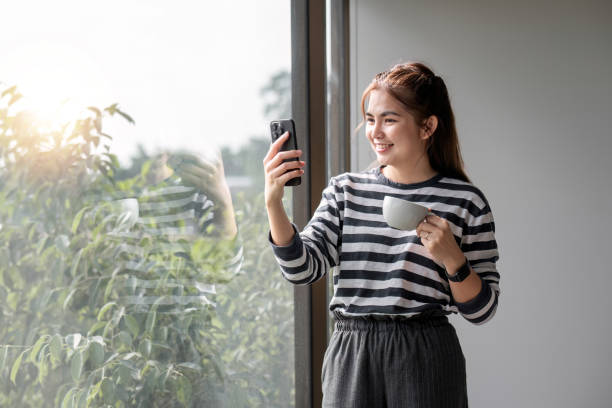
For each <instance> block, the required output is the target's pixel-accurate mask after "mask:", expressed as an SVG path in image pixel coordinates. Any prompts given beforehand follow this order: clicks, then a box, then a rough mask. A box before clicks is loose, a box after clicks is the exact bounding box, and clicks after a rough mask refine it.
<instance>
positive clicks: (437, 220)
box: [425, 214, 446, 228]
mask: <svg viewBox="0 0 612 408" xmlns="http://www.w3.org/2000/svg"><path fill="white" fill-rule="evenodd" d="M425 221H426V223H427V224H433V225H435V226H436V227H438V228H443V227H444V224H445V222H446V221H445V220H444V218H441V217H438V216H437V215H435V214H431V215H427V216H426V217H425Z"/></svg>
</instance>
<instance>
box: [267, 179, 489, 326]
mask: <svg viewBox="0 0 612 408" xmlns="http://www.w3.org/2000/svg"><path fill="white" fill-rule="evenodd" d="M387 195H390V196H393V197H397V198H400V199H404V200H408V201H412V202H415V203H418V204H421V205H424V206H426V207H429V208H431V209H432V212H433V213H434V214H436V215H438V216H440V217H442V218H444V219H446V220H447V221H448V223H449V226H450V228H451V230H452V232H453V235H454V236H455V239H456V241H457V243H458V244H459V246H460V248H461V250H462V251H463V253H464V254H465V256H466V258H467V259H468V261H469V264H470V266H471V267H472V269H473V270H474V271H475V272H476V273H477V274H478V276H480V278H481V281H482V286H481V289H480V292H479V293H478V295H477V296H476V297H475V298H474V299H472V300H470V301H468V302H466V303H459V302H456V301H455V300H454V299H453V297H452V293H451V290H450V285H449V283H448V279H447V278H446V275H445V272H444V266H443V265H442V264H441V263H438V262H436V261H435V260H434V259H433V258H432V256H431V255H430V254H429V251H428V250H427V249H426V248H425V247H424V246H423V244H422V242H421V240H420V238H419V237H417V236H416V231H415V230H411V231H404V230H398V229H394V228H392V227H390V226H389V225H388V224H387V223H386V222H385V220H384V218H383V214H382V203H383V199H384V197H385V196H387ZM293 227H294V229H295V231H296V234H295V235H294V237H293V240H292V242H291V243H289V244H288V245H287V246H277V245H274V243H273V242H272V239H271V236H269V240H270V243H271V245H272V249H273V252H274V255H275V257H276V260H277V261H278V264H279V265H280V268H281V271H282V273H283V276H284V277H285V278H286V279H287V280H289V281H290V282H292V283H294V284H298V285H300V284H310V283H313V282H315V281H316V280H318V279H321V278H322V277H323V276H324V275H325V274H326V273H327V272H328V271H329V270H330V269H331V268H334V267H335V268H334V269H333V285H334V294H333V297H332V299H331V302H330V311H332V312H333V313H340V314H341V315H345V316H366V315H386V316H402V317H412V316H415V315H419V314H429V313H433V314H451V313H460V314H461V315H462V316H463V317H464V318H465V319H467V320H468V321H470V322H471V323H474V324H482V323H485V322H486V321H488V320H489V319H491V317H493V315H494V313H495V310H496V308H497V301H498V297H499V278H500V276H499V273H498V272H497V268H496V262H497V260H498V257H499V256H498V251H497V243H496V241H495V223H494V221H493V215H492V213H491V208H490V207H489V204H488V202H487V200H486V198H485V196H484V195H483V194H482V192H481V191H480V190H479V189H477V188H476V187H474V186H473V185H472V184H470V183H467V182H464V181H461V180H458V179H454V178H448V177H443V176H442V175H437V176H435V177H433V178H431V179H429V180H427V181H424V182H421V183H415V184H400V183H396V182H393V181H391V180H389V179H388V178H386V177H385V175H384V174H382V172H381V171H380V167H378V168H374V169H372V170H369V171H365V172H361V173H345V174H342V175H340V176H337V177H333V178H332V179H331V180H330V183H329V186H328V187H327V188H326V189H325V190H324V191H323V196H322V199H321V203H320V205H319V207H318V208H317V210H316V211H315V214H314V216H313V218H312V219H311V220H310V221H309V223H308V224H307V225H306V227H305V228H304V230H303V231H302V232H301V233H297V228H296V227H295V225H294V226H293Z"/></svg>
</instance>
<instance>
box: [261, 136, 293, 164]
mask: <svg viewBox="0 0 612 408" xmlns="http://www.w3.org/2000/svg"><path fill="white" fill-rule="evenodd" d="M288 137H289V132H285V133H283V134H282V135H281V136H280V137H279V138H278V139H276V140H275V141H274V142H272V143H271V144H270V149H268V154H266V157H264V163H265V162H266V161H267V160H268V161H269V160H271V159H272V158H273V157H274V156H275V155H276V154H277V153H278V151H279V150H280V148H281V147H282V146H283V143H285V141H286V140H287V138H288Z"/></svg>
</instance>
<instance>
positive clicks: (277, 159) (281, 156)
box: [266, 150, 302, 172]
mask: <svg viewBox="0 0 612 408" xmlns="http://www.w3.org/2000/svg"><path fill="white" fill-rule="evenodd" d="M301 155H302V151H301V150H288V151H285V152H279V153H277V154H276V156H274V158H272V160H270V161H269V162H268V163H267V164H266V171H268V172H269V171H272V169H274V168H275V167H278V166H281V165H282V163H283V160H286V159H293V158H298V157H300V156H301ZM292 161H293V160H292Z"/></svg>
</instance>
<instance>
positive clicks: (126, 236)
mask: <svg viewBox="0 0 612 408" xmlns="http://www.w3.org/2000/svg"><path fill="white" fill-rule="evenodd" d="M116 203H117V204H118V205H119V207H121V208H120V211H121V212H122V213H123V214H124V215H126V217H125V218H131V222H126V223H124V224H119V226H121V228H117V229H115V230H114V231H112V232H111V233H110V234H109V235H110V237H111V238H112V239H113V240H115V241H116V242H117V243H118V246H119V249H118V251H117V256H116V259H117V260H118V263H117V264H118V267H119V268H120V270H119V271H120V272H121V274H119V275H117V276H118V279H121V283H122V284H123V285H122V284H121V283H120V284H119V286H120V287H121V286H123V290H119V291H118V292H119V294H120V302H121V303H122V304H124V305H125V306H129V307H130V308H133V309H135V310H136V311H141V312H146V311H147V310H149V309H150V308H151V307H152V305H157V306H156V310H158V311H160V312H167V313H181V312H183V311H184V310H185V309H186V308H195V309H200V308H205V307H214V306H215V304H214V302H213V301H212V300H211V295H214V294H215V293H216V288H215V284H214V280H218V279H219V278H221V280H227V278H229V277H231V276H233V275H234V274H236V273H237V272H238V271H239V269H240V267H241V263H242V247H241V245H240V244H239V242H238V238H236V239H232V240H222V239H219V237H218V236H215V235H213V234H214V232H213V229H214V228H215V221H214V213H213V211H214V204H213V202H212V201H211V200H209V199H208V198H207V196H206V195H205V194H203V193H202V192H200V191H198V190H196V189H195V188H193V187H189V186H185V185H182V184H181V180H180V178H179V177H177V176H171V177H169V178H168V179H167V180H165V181H163V182H161V183H159V184H156V185H154V186H149V187H147V188H146V189H145V190H143V191H142V192H141V193H140V194H139V195H138V197H137V198H132V199H124V200H118V201H117V202H116ZM207 237H208V239H206V238H207ZM220 269H221V270H220Z"/></svg>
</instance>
